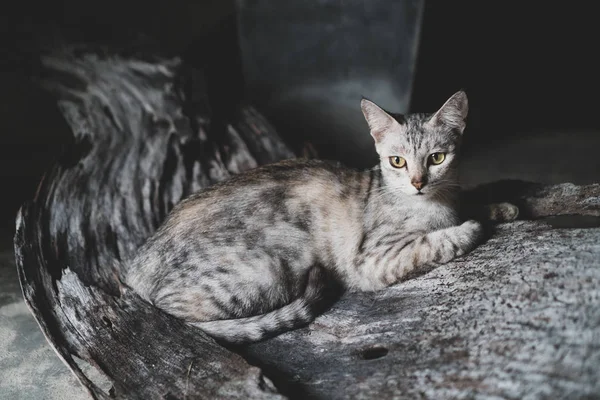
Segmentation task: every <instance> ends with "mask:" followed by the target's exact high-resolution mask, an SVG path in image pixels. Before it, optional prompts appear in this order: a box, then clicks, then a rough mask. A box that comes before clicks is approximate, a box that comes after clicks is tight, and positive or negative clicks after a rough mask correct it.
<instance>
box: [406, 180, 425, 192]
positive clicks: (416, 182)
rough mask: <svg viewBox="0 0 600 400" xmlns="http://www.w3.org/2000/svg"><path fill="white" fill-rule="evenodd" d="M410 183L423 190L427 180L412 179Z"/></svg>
mask: <svg viewBox="0 0 600 400" xmlns="http://www.w3.org/2000/svg"><path fill="white" fill-rule="evenodd" d="M410 183H411V184H412V185H413V186H414V187H415V188H416V189H417V190H421V189H423V186H425V184H426V183H427V182H425V180H424V179H413V180H411V181H410Z"/></svg>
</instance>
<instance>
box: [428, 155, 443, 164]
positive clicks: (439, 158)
mask: <svg viewBox="0 0 600 400" xmlns="http://www.w3.org/2000/svg"><path fill="white" fill-rule="evenodd" d="M445 159H446V154H445V153H433V154H432V155H430V156H429V163H430V164H433V165H439V164H441V163H443V162H444V160H445Z"/></svg>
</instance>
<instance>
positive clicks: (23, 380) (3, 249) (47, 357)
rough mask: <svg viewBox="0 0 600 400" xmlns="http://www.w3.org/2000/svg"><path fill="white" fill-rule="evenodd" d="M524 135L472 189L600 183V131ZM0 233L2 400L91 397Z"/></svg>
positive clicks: (473, 161) (487, 160)
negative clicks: (24, 287) (33, 307)
mask: <svg viewBox="0 0 600 400" xmlns="http://www.w3.org/2000/svg"><path fill="white" fill-rule="evenodd" d="M573 137H574V136H573V135H571V134H570V133H568V132H554V133H548V132H540V133H524V134H523V135H519V136H512V139H511V140H510V141H505V142H504V143H490V144H489V145H486V146H480V147H479V148H478V149H477V150H476V151H475V150H473V151H472V153H470V154H466V155H465V159H464V162H463V173H462V176H463V181H464V182H465V183H466V184H468V185H473V184H477V183H484V182H490V181H494V180H498V179H506V178H512V179H525V180H532V181H539V182H546V183H560V182H573V183H578V184H585V183H592V182H600V158H599V157H596V156H595V155H594V153H593V152H590V149H598V148H600V132H595V131H593V132H592V131H590V132H583V133H580V134H578V135H576V137H577V138H578V140H576V141H574V140H572V138H573ZM3 228H4V229H0V399H15V400H17V399H86V398H89V395H88V394H87V392H86V391H85V390H84V389H83V386H81V385H80V384H79V383H78V381H77V380H76V379H75V377H74V376H73V375H72V374H71V372H70V371H69V370H68V369H67V367H66V366H65V365H63V363H62V361H61V360H60V359H59V358H58V357H57V356H56V354H55V353H54V351H53V350H52V349H51V347H50V346H49V344H48V343H47V342H46V340H45V338H44V336H43V335H42V332H41V331H40V329H39V327H38V326H37V323H36V322H35V320H34V319H33V317H32V315H31V314H30V312H29V310H28V309H27V307H26V306H25V304H24V302H23V300H22V295H21V289H20V286H19V283H18V278H17V273H16V269H15V265H14V254H13V250H12V237H11V235H12V233H11V229H12V228H10V227H3Z"/></svg>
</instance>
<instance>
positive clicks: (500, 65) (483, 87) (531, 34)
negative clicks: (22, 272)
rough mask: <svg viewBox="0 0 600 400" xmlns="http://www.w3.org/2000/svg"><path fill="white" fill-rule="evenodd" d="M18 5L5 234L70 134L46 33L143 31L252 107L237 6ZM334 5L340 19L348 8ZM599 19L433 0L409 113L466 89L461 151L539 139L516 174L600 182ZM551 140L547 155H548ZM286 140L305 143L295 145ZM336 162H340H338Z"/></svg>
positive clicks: (221, 100) (231, 98) (3, 173)
mask: <svg viewBox="0 0 600 400" xmlns="http://www.w3.org/2000/svg"><path fill="white" fill-rule="evenodd" d="M296 1H301V0H296ZM365 1H366V0H365ZM389 1H390V2H393V1H394V0H389ZM246 3H249V4H251V3H252V2H246ZM289 3H290V4H291V3H293V2H291V1H290V2H289ZM326 3H327V2H326ZM329 3H332V2H329ZM354 3H355V2H354ZM15 6H16V7H17V8H15V9H12V10H7V11H6V12H5V13H4V20H2V21H0V22H1V26H2V29H3V30H4V32H3V34H2V37H3V39H4V41H5V44H4V45H3V46H2V47H3V48H4V49H5V56H4V57H3V60H2V61H1V68H2V69H1V71H0V72H1V74H0V84H1V87H2V88H3V90H2V93H1V94H0V98H1V107H0V121H1V123H0V126H1V127H2V132H1V133H0V168H1V169H0V188H1V189H0V190H1V192H2V200H3V207H2V208H0V210H1V212H0V226H2V227H4V229H5V230H6V231H7V232H8V234H11V233H10V232H11V231H12V226H13V220H14V215H15V212H16V210H17V208H18V206H19V204H21V203H22V201H24V200H25V199H26V198H29V197H30V196H31V195H32V193H33V192H34V190H35V186H36V184H37V182H38V181H39V178H40V176H41V174H42V172H43V170H44V169H45V168H47V167H48V165H49V164H50V163H51V162H52V159H53V158H54V157H55V156H56V154H57V153H58V152H59V151H60V150H61V148H62V147H63V146H64V145H65V143H67V139H68V137H69V134H70V132H69V129H68V127H67V125H66V124H65V122H64V121H63V120H62V117H61V115H60V113H59V112H58V109H57V107H56V105H55V104H54V102H53V100H52V98H50V96H49V95H48V94H46V93H45V92H44V91H42V90H41V89H39V88H38V87H37V86H36V85H35V83H32V81H31V79H30V77H31V75H32V74H33V75H35V66H34V65H32V64H31V60H32V59H35V51H36V46H35V43H36V41H38V40H39V39H40V38H44V37H46V36H47V35H46V32H47V30H48V26H49V23H55V24H57V26H59V27H60V28H61V29H63V30H64V31H66V32H68V35H70V37H73V38H76V39H80V40H88V41H93V40H97V39H99V38H100V39H105V38H106V37H109V38H111V39H112V40H115V41H117V42H119V41H124V42H125V41H127V40H130V39H131V37H133V35H134V34H135V33H139V32H141V33H144V34H146V35H148V36H150V37H151V38H153V40H156V41H157V42H158V43H160V45H161V46H162V48H164V49H166V50H167V51H168V52H171V53H173V54H180V55H182V56H183V57H184V59H185V60H186V61H187V62H188V63H190V64H192V65H195V66H197V67H200V68H203V69H205V70H206V71H207V75H208V76H209V77H210V79H209V80H208V82H209V83H210V85H209V90H210V91H211V96H212V99H213V101H214V102H216V103H217V104H219V105H220V107H218V108H220V109H227V107H228V105H229V104H235V103H236V102H238V101H240V100H242V99H244V98H250V99H252V98H253V93H247V92H245V91H244V76H243V68H242V62H241V60H240V51H239V41H238V31H237V28H236V27H237V19H236V15H235V7H234V4H233V3H232V2H229V1H221V0H215V1H197V2H192V1H172V2H158V1H155V0H149V1H144V2H141V1H129V2H127V1H114V0H110V1H104V2H91V1H74V0H69V1H63V2H57V1H44V2H41V1H33V2H29V3H27V4H17V5H15ZM336 7H337V8H335V10H336V11H335V12H339V10H340V7H342V8H343V7H344V2H343V1H340V3H339V4H336ZM328 10H332V8H331V7H329V8H328V7H324V8H323V9H322V10H321V11H319V12H321V13H324V16H326V15H325V14H326V13H327V12H329V11H328ZM332 12H333V11H332ZM595 16H596V14H595V12H594V5H593V4H592V3H591V2H590V3H589V5H588V3H584V2H577V3H556V5H549V4H548V3H547V2H544V3H542V2H502V3H497V2H494V3H490V2H482V1H463V2H459V1H456V2H454V1H453V2H449V1H426V2H425V6H424V12H423V14H422V21H421V22H422V25H421V29H420V39H419V48H418V57H417V59H416V64H415V74H414V80H413V86H412V94H411V96H410V110H411V111H434V110H435V109H437V108H438V107H439V106H440V105H441V104H442V103H443V102H444V101H445V100H446V99H447V98H448V97H449V96H450V95H451V94H452V93H454V92H455V91H456V90H458V89H460V88H463V89H465V90H466V91H467V93H468V95H469V99H470V104H471V107H470V109H471V111H470V115H469V125H468V130H467V132H469V140H468V141H467V144H468V146H467V149H466V151H469V152H471V153H472V154H477V153H478V152H479V151H480V150H481V152H482V153H481V154H484V153H483V151H484V150H483V149H486V148H490V147H502V146H503V145H505V144H508V143H517V142H515V141H518V140H521V139H522V138H523V137H525V136H527V135H529V136H527V137H530V136H532V135H533V136H535V137H536V138H541V139H536V140H538V141H537V142H528V144H527V146H528V147H527V146H520V147H519V146H518V145H517V148H518V149H521V150H522V151H523V154H522V155H521V156H519V157H521V158H520V160H521V161H522V160H528V161H529V164H526V163H525V164H523V165H519V166H518V169H519V170H521V171H523V177H524V178H528V177H529V176H528V175H527V173H526V171H527V170H528V169H531V170H532V171H533V170H535V169H536V168H538V169H539V168H546V167H545V166H546V165H550V166H552V165H560V169H561V171H554V172H553V173H555V175H554V176H557V178H556V179H558V180H572V181H577V178H578V176H580V175H581V174H583V173H587V175H586V176H587V178H586V179H587V181H594V180H596V181H597V179H596V177H597V175H598V170H597V166H598V162H597V161H595V160H597V159H598V158H599V157H598V155H597V154H596V153H597V151H598V149H597V148H596V147H595V145H596V143H598V140H597V137H598V131H599V130H600V122H599V120H598V109H599V106H600V102H599V101H598V93H599V89H600V87H599V82H600V80H599V79H598V71H599V70H600V69H599V67H600V62H599V61H598V55H597V54H596V53H597V52H598V38H600V35H599V34H600V28H599V26H600V24H598V23H597V22H596V21H595V20H594V19H595ZM273 40H277V37H274V38H273ZM374 40H376V39H374ZM397 45H398V46H400V45H402V42H401V41H399V42H398V43H397ZM273 56H274V57H277V56H278V55H277V54H274V55H273ZM257 107H258V108H259V109H260V110H261V111H263V112H265V114H267V115H268V116H269V117H271V118H272V119H274V120H276V121H279V122H278V123H277V124H276V127H277V129H278V130H279V131H280V132H281V134H282V135H283V136H285V135H286V131H287V128H288V127H286V126H285V123H284V122H281V121H280V120H278V119H277V116H276V115H275V116H273V115H269V110H267V109H261V103H260V101H257ZM357 112H359V111H358V108H357ZM556 132H560V134H558V135H557V134H555V133H556ZM550 133H552V146H551V148H550V147H548V146H549V145H548V146H545V145H544V143H545V142H544V140H545V139H544V137H545V135H550ZM294 135H295V136H298V134H297V133H294ZM533 136H532V137H533ZM290 140H291V141H292V142H297V143H300V142H302V138H298V137H294V138H290ZM532 143H533V144H532ZM548 143H550V139H548ZM507 146H508V145H507ZM506 148H507V149H508V147H506ZM562 150H564V152H565V156H563V153H562ZM325 153H326V155H327V156H332V157H335V156H336V153H331V152H330V153H327V152H325ZM486 154H487V153H486ZM507 154H508V155H507ZM486 157H487V156H486ZM510 157H511V151H510V150H507V153H504V155H502V156H498V158H495V159H494V162H499V164H498V166H497V167H495V168H497V169H502V168H504V165H506V164H509V163H513V160H512V159H511V158H510ZM515 157H516V156H515ZM339 158H340V159H344V157H343V154H340V157H339ZM499 160H500V161H501V162H500V161H499ZM344 161H347V160H346V159H344ZM350 163H351V162H350ZM557 163H558V164H557ZM571 167H572V169H569V168H571ZM565 171H566V173H562V174H560V173H561V172H565ZM581 171H583V172H581ZM556 174H558V175H556ZM490 176H492V175H490ZM537 176H538V175H535V177H537ZM539 176H543V175H539ZM490 179H491V178H490Z"/></svg>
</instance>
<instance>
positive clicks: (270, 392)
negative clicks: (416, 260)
mask: <svg viewBox="0 0 600 400" xmlns="http://www.w3.org/2000/svg"><path fill="white" fill-rule="evenodd" d="M41 67H42V71H43V75H41V76H43V79H42V81H41V83H43V84H44V86H45V87H47V88H48V89H49V90H51V91H52V92H53V93H54V94H56V97H57V100H58V104H59V107H60V109H61V111H62V113H63V115H64V117H65V119H66V121H67V123H68V124H69V126H70V128H71V129H72V131H73V142H72V143H70V144H69V145H68V146H67V148H66V149H65V152H64V153H63V154H62V156H61V157H59V159H58V160H57V162H56V164H55V165H54V166H53V167H52V168H51V169H50V170H49V171H48V172H47V173H46V175H45V176H44V178H43V179H42V182H41V183H40V185H39V187H38V189H37V193H36V195H35V197H34V198H33V199H32V201H30V202H28V203H26V204H24V205H23V207H22V208H21V211H20V213H19V216H18V218H17V233H16V237H15V251H16V261H17V268H18V270H19V276H20V280H21V285H22V288H23V293H24V297H25V300H26V303H27V304H28V306H29V307H30V309H31V310H32V312H33V314H34V316H35V318H36V319H37V321H38V323H39V325H40V327H41V329H42V331H43V332H44V334H45V336H46V338H47V339H48V341H49V342H50V343H51V345H52V346H53V347H54V349H55V350H56V352H57V354H58V355H59V356H60V357H61V358H62V359H63V360H64V361H65V362H66V363H67V364H68V366H69V367H70V368H71V369H72V370H73V372H74V373H75V374H76V375H77V376H78V378H79V379H80V380H81V382H82V383H83V384H84V385H85V386H87V388H88V389H89V391H90V393H91V394H92V395H93V396H94V397H95V398H107V397H108V393H106V391H103V390H102V389H101V388H100V387H99V386H98V385H97V384H95V383H94V382H92V381H91V380H89V379H88V378H87V377H86V376H85V374H84V373H83V372H82V369H81V368H79V366H78V365H77V362H76V359H75V357H78V358H79V359H82V360H84V361H87V362H89V363H91V364H93V365H95V366H96V367H98V368H99V369H100V370H101V371H102V372H103V373H104V374H105V375H106V376H107V377H108V378H109V379H110V381H112V384H113V390H112V394H113V395H115V396H116V397H125V398H139V399H153V398H155V399H157V398H219V397H221V398H222V397H226V398H244V399H246V398H278V397H279V396H278V395H277V394H276V390H275V389H274V388H273V387H272V385H271V383H270V381H269V380H268V379H267V378H265V377H263V376H262V374H261V372H260V370H259V369H258V368H255V367H252V366H250V365H248V364H247V363H246V362H245V361H244V360H243V359H242V358H241V357H240V356H238V355H236V354H234V353H232V352H230V351H228V350H226V349H224V348H223V347H221V346H219V345H217V344H216V343H215V342H214V341H213V340H212V339H210V338H208V337H207V336H206V335H204V334H203V333H202V332H201V331H200V330H198V329H195V328H192V327H189V326H186V325H184V324H182V323H181V322H179V321H177V320H176V319H175V318H172V317H170V316H168V315H166V314H164V313H161V312H159V311H158V310H157V309H155V308H153V307H151V306H150V305H148V304H147V303H145V302H143V301H141V300H140V299H139V298H138V297H137V296H136V295H135V294H134V293H131V292H129V291H127V290H124V289H123V288H121V287H120V285H119V280H118V276H119V272H120V271H119V267H120V263H119V261H120V260H122V259H124V258H126V257H128V256H129V255H130V254H132V252H133V251H135V249H136V248H137V247H138V246H139V245H140V244H141V243H142V242H143V241H144V240H145V238H146V237H147V236H148V235H150V234H151V233H152V232H153V231H154V230H155V229H156V227H157V226H158V224H159V223H160V222H161V220H162V219H163V218H164V216H165V215H166V213H167V212H168V211H169V210H170V209H171V207H172V206H173V205H174V204H176V203H177V202H178V201H179V200H180V199H181V198H182V197H183V196H186V195H187V194H189V193H191V192H194V191H197V190H199V189H200V188H202V187H205V186H208V185H210V184H212V183H214V182H216V181H219V180H222V179H225V178H227V177H228V176H230V175H231V174H235V173H238V172H240V171H243V170H247V169H249V168H253V167H256V166H257V165H260V164H264V163H268V162H273V161H276V160H279V159H282V158H289V157H292V156H293V154H292V153H291V152H290V151H289V150H288V149H287V147H286V146H285V145H284V144H283V143H282V142H281V141H280V140H279V138H278V136H277V134H276V133H275V132H274V130H273V128H272V127H271V126H270V125H269V124H268V123H267V121H266V120H265V119H264V118H262V116H261V115H260V114H258V113H257V112H256V111H255V110H254V109H253V108H252V107H250V106H247V105H243V106H240V107H239V108H238V109H237V111H235V110H234V112H231V111H230V112H227V113H220V114H219V115H228V116H229V117H228V119H224V118H223V117H220V118H219V119H211V116H212V115H214V114H215V110H211V108H210V103H209V100H210V99H208V98H207V97H206V94H205V90H204V85H203V81H204V77H203V75H202V73H201V72H200V71H196V70H193V69H191V68H187V67H186V66H185V65H183V64H182V62H181V60H179V59H177V58H161V57H158V56H155V55H152V56H147V57H146V56H144V55H143V54H141V53H140V52H139V50H138V51H137V52H136V54H135V55H132V54H129V55H127V54H125V53H122V52H119V51H116V52H115V51H111V50H110V49H100V48H89V47H86V46H64V47H63V48H62V49H61V50H54V51H52V52H51V53H47V54H46V55H45V56H44V57H43V62H42V66H41Z"/></svg>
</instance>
